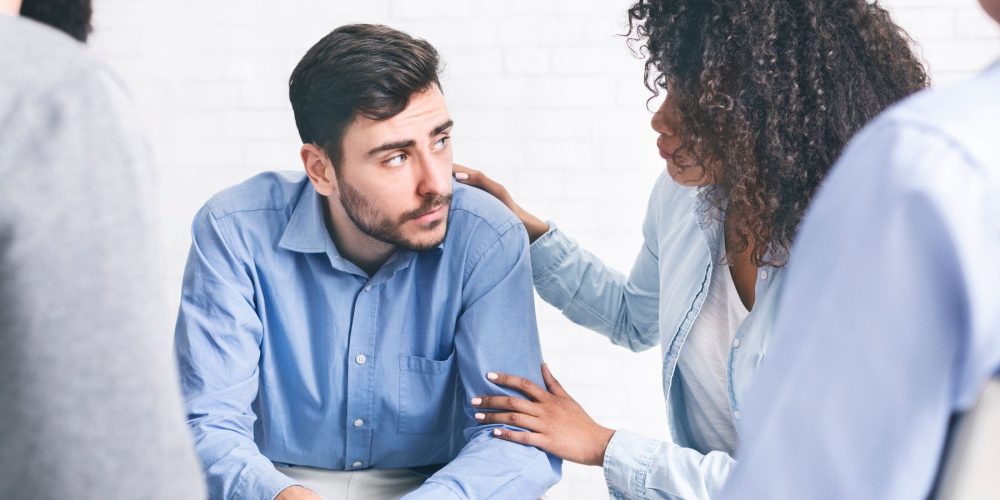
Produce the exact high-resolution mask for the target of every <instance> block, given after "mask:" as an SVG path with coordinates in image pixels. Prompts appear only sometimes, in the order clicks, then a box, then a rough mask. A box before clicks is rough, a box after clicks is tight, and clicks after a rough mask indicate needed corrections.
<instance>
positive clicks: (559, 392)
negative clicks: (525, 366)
mask: <svg viewBox="0 0 1000 500" xmlns="http://www.w3.org/2000/svg"><path fill="white" fill-rule="evenodd" d="M542 380H544V381H545V387H546V388H547V389H548V390H549V392H550V393H552V394H553V395H555V396H559V397H562V398H568V397H569V393H567V392H566V389H563V386H562V384H560V383H559V381H558V380H556V378H555V377H554V376H552V372H550V371H549V365H547V364H545V363H542Z"/></svg>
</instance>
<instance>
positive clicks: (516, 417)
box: [475, 412, 545, 432]
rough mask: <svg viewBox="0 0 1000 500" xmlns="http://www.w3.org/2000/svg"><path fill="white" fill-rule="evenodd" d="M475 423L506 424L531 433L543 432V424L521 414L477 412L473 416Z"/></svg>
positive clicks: (537, 419)
mask: <svg viewBox="0 0 1000 500" xmlns="http://www.w3.org/2000/svg"><path fill="white" fill-rule="evenodd" d="M475 418H476V422H479V423H481V424H506V425H510V426H513V427H520V428H521V429H526V430H529V431H532V432H543V431H544V430H545V422H544V421H542V420H541V419H539V418H537V417H532V416H531V415H525V414H523V413H507V412H503V413H486V412H479V413H476V415H475Z"/></svg>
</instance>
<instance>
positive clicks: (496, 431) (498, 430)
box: [493, 429, 503, 436]
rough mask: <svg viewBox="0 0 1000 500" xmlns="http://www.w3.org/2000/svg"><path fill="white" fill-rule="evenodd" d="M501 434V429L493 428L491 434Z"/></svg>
mask: <svg viewBox="0 0 1000 500" xmlns="http://www.w3.org/2000/svg"><path fill="white" fill-rule="evenodd" d="M501 434H503V431H501V430H500V429H493V435H494V436H499V435H501Z"/></svg>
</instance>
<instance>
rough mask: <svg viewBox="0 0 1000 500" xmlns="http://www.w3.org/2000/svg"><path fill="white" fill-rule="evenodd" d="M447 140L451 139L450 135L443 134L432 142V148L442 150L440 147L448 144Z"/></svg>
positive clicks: (442, 147)
mask: <svg viewBox="0 0 1000 500" xmlns="http://www.w3.org/2000/svg"><path fill="white" fill-rule="evenodd" d="M449 140H451V137H449V136H447V135H446V136H444V137H442V138H440V139H438V141H437V142H435V143H434V149H436V150H442V149H444V148H445V146H447V145H448V141H449Z"/></svg>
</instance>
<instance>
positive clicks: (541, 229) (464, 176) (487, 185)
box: [452, 163, 549, 243]
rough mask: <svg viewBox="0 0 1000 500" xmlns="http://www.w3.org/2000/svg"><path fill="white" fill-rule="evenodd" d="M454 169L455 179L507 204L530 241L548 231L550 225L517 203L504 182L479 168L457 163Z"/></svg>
mask: <svg viewBox="0 0 1000 500" xmlns="http://www.w3.org/2000/svg"><path fill="white" fill-rule="evenodd" d="M452 171H453V174H454V175H455V180H457V181H458V182H461V183H462V184H468V185H470V186H473V187H477V188H479V189H482V190H483V191H486V192H487V193H489V194H491V195H493V197H494V198H496V199H498V200H500V202H502V203H503V204H504V205H507V208H509V209H510V210H511V211H512V212H514V215H517V218H519V219H521V222H522V223H523V224H524V228H525V229H527V230H528V241H529V242H530V243H534V242H535V240H537V239H538V238H539V237H540V236H542V235H543V234H545V233H546V232H548V230H549V225H548V224H546V223H545V221H543V220H541V219H539V218H538V217H535V216H534V215H532V214H530V213H528V212H527V211H526V210H524V209H523V208H521V206H520V205H518V204H517V203H515V202H514V198H512V197H511V195H510V193H509V192H507V188H505V187H504V186H503V184H500V183H499V182H497V181H495V180H493V179H490V178H489V177H487V176H486V174H484V173H482V172H480V171H478V170H473V169H471V168H468V167H465V166H462V165H459V164H457V163H456V164H454V167H453V169H452Z"/></svg>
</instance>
